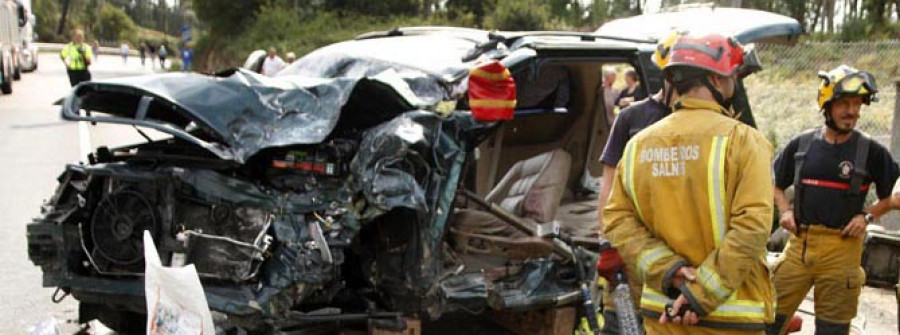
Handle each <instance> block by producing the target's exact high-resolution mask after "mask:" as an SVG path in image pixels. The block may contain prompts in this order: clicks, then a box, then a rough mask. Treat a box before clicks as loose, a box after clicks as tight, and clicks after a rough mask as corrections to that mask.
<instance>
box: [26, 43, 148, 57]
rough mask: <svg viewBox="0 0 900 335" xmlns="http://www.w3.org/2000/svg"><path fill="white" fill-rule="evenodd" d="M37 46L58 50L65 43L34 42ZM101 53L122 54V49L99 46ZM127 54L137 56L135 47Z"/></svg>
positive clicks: (43, 48)
mask: <svg viewBox="0 0 900 335" xmlns="http://www.w3.org/2000/svg"><path fill="white" fill-rule="evenodd" d="M34 44H35V45H37V46H38V51H39V52H60V51H62V48H63V47H64V46H65V44H61V43H34ZM99 53H100V54H101V55H117V56H118V55H122V50H121V49H119V48H111V47H100V52H99ZM128 54H129V55H130V56H138V55H139V54H138V51H137V50H135V49H131V50H129V52H128Z"/></svg>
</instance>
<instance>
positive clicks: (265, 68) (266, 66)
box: [262, 47, 285, 77]
mask: <svg viewBox="0 0 900 335" xmlns="http://www.w3.org/2000/svg"><path fill="white" fill-rule="evenodd" d="M284 66H285V63H284V61H283V60H281V57H278V53H277V50H275V47H269V50H268V53H267V54H266V58H265V59H264V60H263V64H262V74H263V75H266V76H269V77H273V76H275V74H276V73H278V71H281V69H283V68H284Z"/></svg>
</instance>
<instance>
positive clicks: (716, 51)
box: [663, 34, 760, 82]
mask: <svg viewBox="0 0 900 335" xmlns="http://www.w3.org/2000/svg"><path fill="white" fill-rule="evenodd" d="M679 69H685V70H689V72H693V73H696V71H690V69H694V70H706V71H709V72H713V73H716V74H719V75H721V76H725V77H728V76H731V75H734V74H737V75H739V76H741V77H743V76H746V75H748V74H750V73H752V72H754V71H757V70H759V69H760V66H759V60H758V58H757V57H756V53H755V52H753V46H752V45H751V46H749V47H748V48H745V47H744V46H742V45H741V44H740V43H738V42H737V41H736V40H734V39H733V38H730V37H725V36H722V35H719V34H709V35H703V36H681V37H679V38H678V40H677V41H676V42H675V44H674V45H672V51H671V55H669V63H668V64H666V67H665V69H663V70H664V71H665V73H666V76H667V77H668V78H669V79H671V80H673V81H676V82H677V81H678V80H679V79H682V78H679V77H683V76H684V75H683V74H682V75H679V72H681V71H678V70H679Z"/></svg>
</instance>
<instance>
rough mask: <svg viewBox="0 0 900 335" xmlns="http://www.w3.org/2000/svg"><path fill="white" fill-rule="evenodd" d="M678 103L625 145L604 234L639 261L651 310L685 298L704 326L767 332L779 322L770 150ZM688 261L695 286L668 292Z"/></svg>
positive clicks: (716, 116) (703, 107)
mask: <svg viewBox="0 0 900 335" xmlns="http://www.w3.org/2000/svg"><path fill="white" fill-rule="evenodd" d="M677 107H678V109H676V110H675V112H674V113H673V114H672V115H670V116H669V117H667V118H665V119H663V120H661V121H659V122H657V123H656V124H654V125H653V126H651V127H649V128H647V129H645V130H644V131H642V132H641V133H639V134H638V135H637V136H636V137H635V138H633V139H632V140H631V141H630V142H629V143H628V145H627V146H626V148H625V154H624V156H623V157H622V160H621V161H620V163H619V166H618V168H617V171H616V178H615V183H614V185H613V190H612V195H611V197H610V200H609V202H608V204H607V206H606V208H605V209H604V211H603V227H604V231H603V233H604V235H605V237H606V238H607V239H609V240H610V241H611V242H612V244H613V246H614V247H615V248H616V249H618V250H619V252H620V253H621V254H622V257H623V258H624V259H625V261H626V262H628V263H634V264H637V269H636V272H637V273H638V274H639V275H640V276H641V278H642V279H643V281H644V284H645V286H644V290H643V292H642V297H641V309H642V310H643V312H644V314H646V315H649V316H656V317H658V316H659V313H662V312H663V311H664V307H665V305H666V303H669V302H671V301H672V299H671V298H674V297H676V296H677V295H678V294H679V293H681V294H684V295H685V296H686V297H687V298H688V300H690V302H691V307H692V308H693V310H694V311H696V312H697V313H698V315H699V316H701V322H700V324H699V325H700V326H708V327H721V328H738V329H763V327H764V324H765V323H771V322H773V321H774V288H773V286H772V282H771V281H770V278H769V272H768V269H767V268H766V264H765V261H766V241H767V239H768V236H769V232H770V228H771V224H772V211H773V190H772V175H771V170H770V167H769V164H770V162H771V161H772V152H773V150H772V145H771V144H769V142H768V141H767V140H766V139H765V138H764V137H763V136H762V135H761V134H760V133H759V132H757V131H756V130H755V129H752V128H750V127H748V126H747V125H745V124H743V123H741V122H739V121H737V120H735V119H733V118H731V117H728V116H726V115H724V113H725V111H724V110H723V109H722V108H721V107H720V106H719V105H717V104H715V103H713V102H711V101H706V100H698V99H691V98H682V99H681V100H680V102H679V106H677ZM682 265H689V266H693V267H696V268H697V280H696V281H695V282H689V283H687V284H685V285H683V286H682V287H679V288H673V287H670V281H671V278H672V276H673V275H674V273H675V270H677V268H678V267H680V266H682ZM662 292H667V293H669V294H670V296H669V297H667V296H666V295H665V294H663V293H662ZM670 297H671V298H670Z"/></svg>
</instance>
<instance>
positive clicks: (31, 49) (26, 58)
mask: <svg viewBox="0 0 900 335" xmlns="http://www.w3.org/2000/svg"><path fill="white" fill-rule="evenodd" d="M19 6H20V7H19V15H21V16H20V17H19V26H20V29H19V40H20V44H19V45H20V48H21V49H20V50H21V51H20V57H19V65H21V69H22V71H23V72H31V71H34V70H37V67H38V46H37V43H36V42H37V41H35V40H36V39H37V38H35V33H34V27H35V24H37V21H36V19H35V16H34V12H33V11H32V10H31V0H20V1H19ZM23 18H24V19H23ZM23 23H24V25H23ZM14 72H15V71H14Z"/></svg>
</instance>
